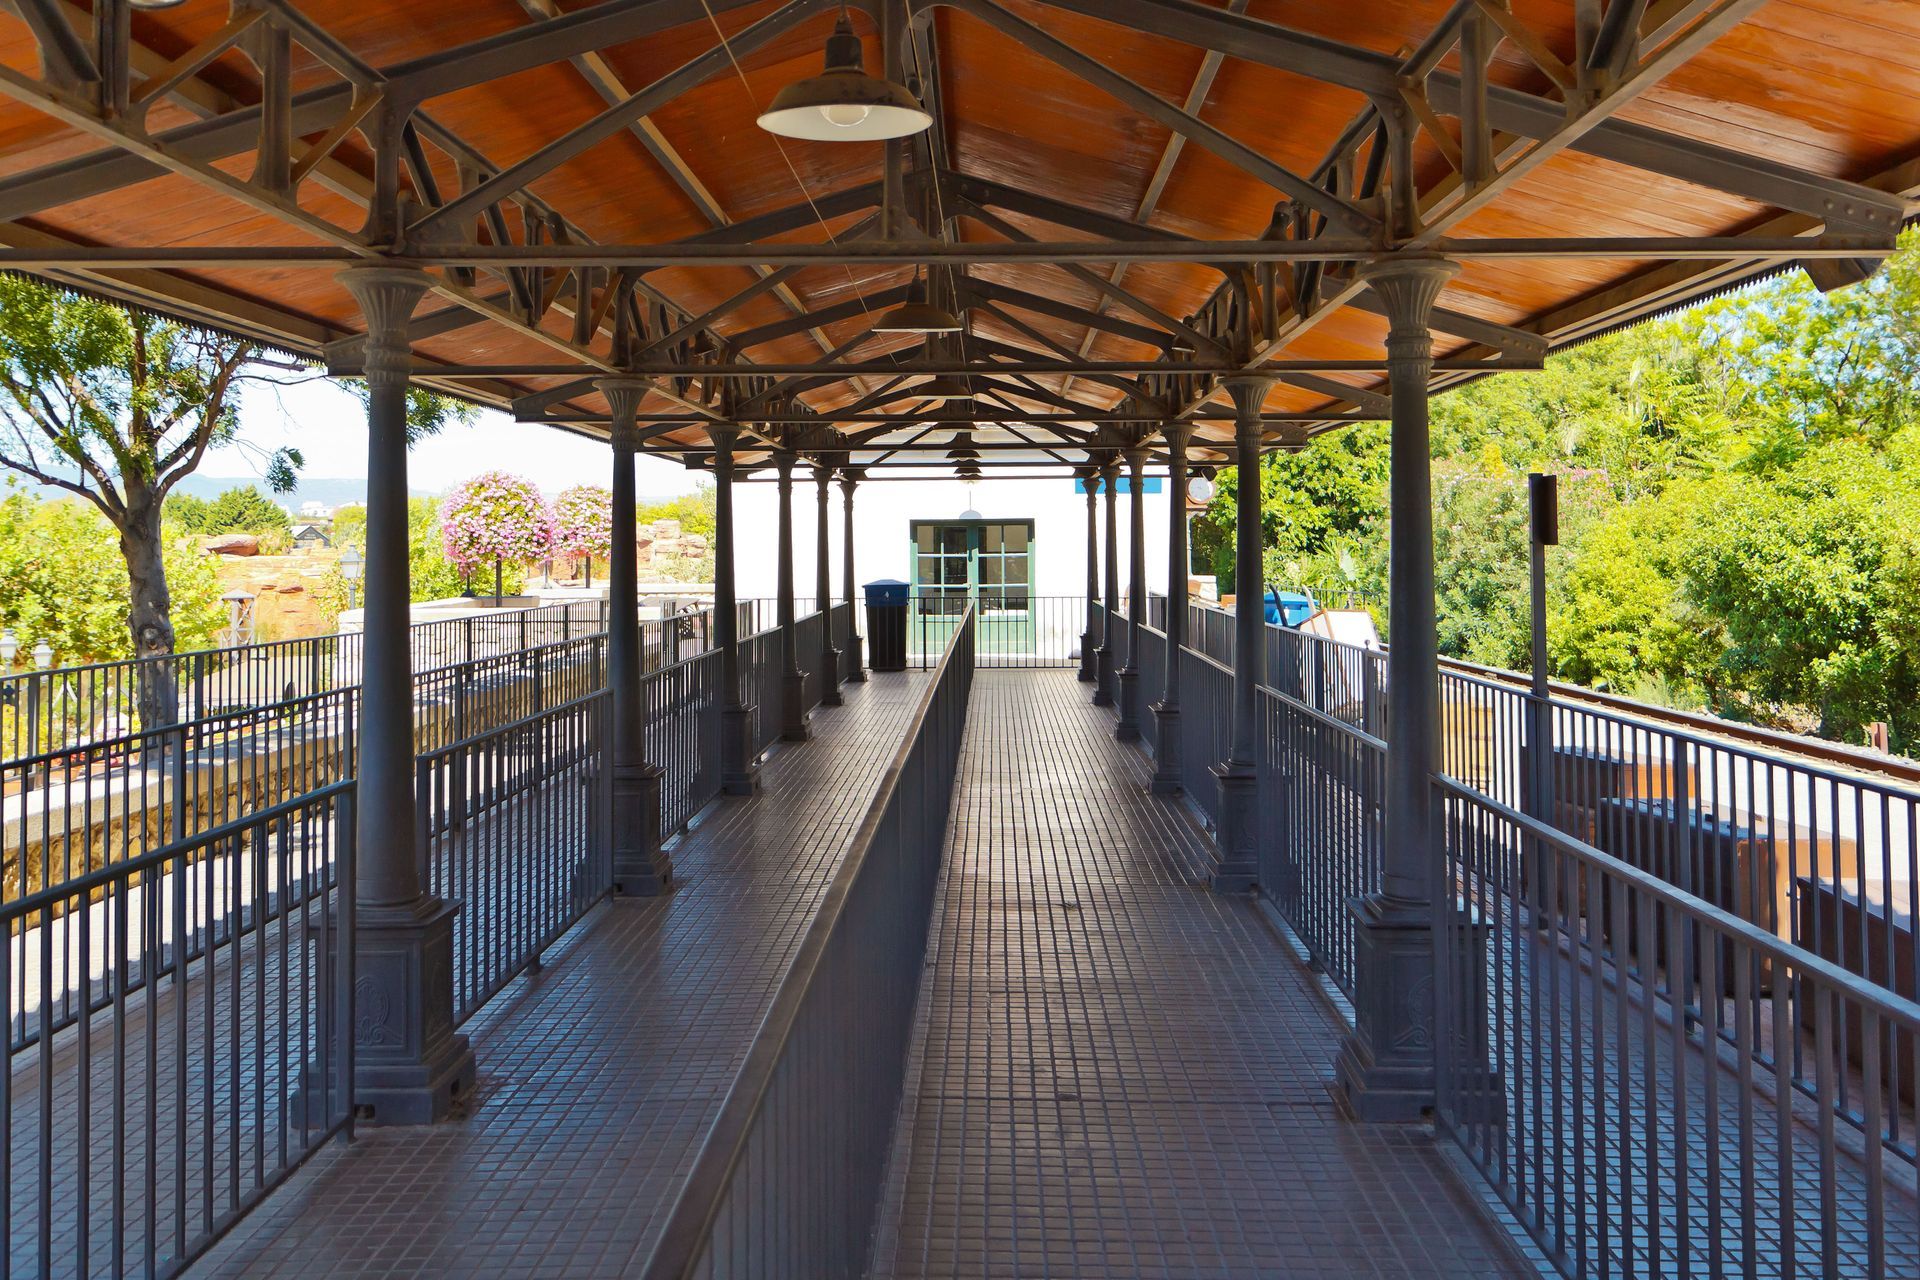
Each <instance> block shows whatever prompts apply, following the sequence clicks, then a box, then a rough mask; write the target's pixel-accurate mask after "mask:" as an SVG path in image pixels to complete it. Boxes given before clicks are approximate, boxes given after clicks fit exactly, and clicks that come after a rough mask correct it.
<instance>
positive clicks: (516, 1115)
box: [195, 670, 1533, 1277]
mask: <svg viewBox="0 0 1920 1280" xmlns="http://www.w3.org/2000/svg"><path fill="white" fill-rule="evenodd" d="M923 684H924V677H922V676H920V675H917V674H910V675H885V674H876V675H875V676H874V677H873V679H872V681H871V682H870V683H868V684H865V685H849V686H847V687H846V690H845V693H846V699H847V702H846V705H845V707H843V708H837V709H822V710H821V711H819V712H818V713H817V714H816V720H815V730H816V735H815V738H814V740H813V741H811V742H809V743H806V744H803V745H800V746H796V747H790V748H786V749H783V750H780V751H777V752H776V753H775V754H774V756H773V757H772V759H771V760H770V761H769V762H768V764H767V766H766V768H765V769H764V771H763V784H764V786H763V791H762V793H761V794H760V795H758V796H757V797H755V798H753V799H750V800H745V801H737V800H728V801H722V802H721V803H720V804H719V805H718V806H717V807H716V808H714V809H712V810H711V811H709V813H708V814H707V816H706V817H705V818H704V819H703V820H702V821H701V822H700V823H698V824H697V825H696V826H695V827H694V829H693V830H692V831H691V832H690V833H689V834H688V835H687V836H686V837H685V838H684V839H683V840H682V841H681V843H680V844H679V846H678V847H677V849H676V850H675V866H676V869H677V874H678V875H679V876H680V878H681V884H680V887H679V888H678V889H677V890H676V891H675V892H674V893H673V894H672V895H671V896H668V897H666V898H654V899H623V898H616V899H614V900H613V902H612V903H611V904H610V905H607V906H604V907H602V908H600V909H599V910H597V911H596V912H594V913H593V914H592V915H590V916H589V917H588V918H587V919H586V921H584V922H583V923H582V924H581V925H580V927H579V928H578V929H577V930H576V931H575V933H574V934H573V935H571V936H570V937H568V938H566V939H564V940H563V941H562V943H561V944H560V945H559V946H558V947H556V948H555V949H554V951H553V953H552V954H551V955H550V956H549V958H548V962H547V965H546V967H545V969H544V970H543V971H541V972H539V973H537V974H535V975H533V976H531V977H530V978H528V979H526V980H525V981H524V982H523V984H522V986H521V987H520V989H518V990H517V991H512V990H510V991H509V992H507V993H505V994H504V995H503V996H502V997H501V998H500V999H498V1000H496V1001H495V1002H494V1003H493V1004H492V1005H490V1006H489V1007H488V1008H486V1009H485V1010H483V1011H482V1012H481V1014H479V1015H478V1016H477V1017H476V1019H475V1020H474V1022H472V1023H471V1024H469V1031H470V1033H471V1034H472V1036H473V1039H474V1044H475V1049H476V1055H477V1057H478V1059H479V1061H480V1062H481V1063H482V1064H483V1066H482V1071H481V1076H480V1081H479V1087H478V1090H477V1092H476V1094H475V1095H474V1096H473V1097H472V1098H471V1099H470V1100H469V1101H468V1103H467V1104H466V1114H465V1115H464V1116H463V1117H462V1118H461V1119H460V1120H459V1122H457V1123H454V1124H442V1125H437V1126H434V1127H431V1128H426V1129H420V1128H385V1129H382V1128H366V1129H362V1131H361V1133H360V1135H359V1137H358V1138H357V1139H356V1140H355V1141H354V1142H353V1143H352V1144H351V1145H340V1144H336V1145H334V1146H332V1147H330V1148H328V1149H327V1150H326V1151H325V1152H323V1153H322V1154H321V1155H320V1156H318V1157H316V1159H315V1160H314V1161H313V1162H312V1163H311V1164H310V1165H309V1166H308V1167H307V1168H306V1169H304V1170H303V1171H302V1172H301V1173H300V1174H298V1175H297V1176H296V1177H295V1179H294V1181H293V1182H292V1183H291V1184H290V1185H289V1186H288V1187H286V1188H285V1189H283V1190H282V1191H280V1192H278V1193H276V1194H275V1195H274V1196H273V1197H271V1198H270V1199H269V1200H268V1201H267V1203H266V1204H265V1205H264V1206H263V1207H262V1208H260V1209H259V1210H258V1211H256V1212H255V1213H254V1214H253V1215H251V1216H250V1217H249V1218H247V1219H246V1220H245V1221H243V1222H242V1223H241V1225H240V1226H239V1227H238V1228H237V1229H236V1230H235V1231H234V1233H233V1234H232V1235H230V1236H229V1237H228V1238H227V1239H226V1240H225V1241H223V1242H222V1244H221V1245H220V1246H219V1247H218V1248H216V1250H215V1251H214V1252H213V1253H212V1254H210V1255H209V1256H208V1257H207V1258H205V1259H203V1260H202V1262H201V1263H200V1264H199V1266H198V1267H197V1268H196V1269H195V1274H200V1275H210V1276H212V1275H217V1276H283V1275H319V1274H344V1275H354V1274H388V1273H394V1272H403V1273H406V1274H410V1275H460V1276H484V1275H503V1276H504V1275H535V1274H538V1275H582V1276H599V1275H606V1276H612V1275H620V1274H630V1273H633V1272H635V1271H637V1270H638V1269H639V1268H640V1267H641V1266H642V1264H644V1263H645V1262H646V1260H647V1258H648V1255H649V1253H650V1251H651V1250H652V1248H653V1244H654V1242H655V1239H656V1237H657V1235H658V1233H659V1231H660V1229H661V1225H662V1223H663V1221H664V1218H665V1215H666V1213H667V1210H668V1208H669V1207H670V1206H671V1204H672V1203H673V1199H674V1197H675V1195H676V1194H677V1193H678V1191H679V1189H680V1186H681V1184H682V1183H683V1181H684V1180H685V1178H686V1176H687V1172H688V1170H689V1168H690V1166H691V1164H692V1161H693V1159H694V1157H695V1155H696V1153H697V1152H698V1151H699V1148H700V1145H701V1142H702V1140H703V1139H704V1137H705V1135H706V1133H707V1131H708V1128H709V1127H710V1126H711V1124H712V1122H713V1119H714V1117H715V1115H716V1114H717V1112H718V1110H719V1107H720V1103H721V1100H722V1099H723V1098H724V1097H725V1095H726V1092H727V1089H728V1087H729V1086H730V1085H731V1084H732V1082H733V1080H734V1078H735V1075H736V1073H737V1072H738V1071H739V1069H740V1066H741V1063H742V1061H743V1059H744V1058H745V1055H746V1053H747V1050H748V1048H749V1046H750V1044H751V1043H752V1041H753V1037H754V1033H755V1030H756V1028H757V1027H758V1026H759V1023H760V1020H761V1018H762V1017H763V1016H764V1015H765V1013H766V1010H767V1008H768V1005H769V1003H770V1001H771V1000H772V996H773V992H774V990H775V988H776V986H777V985H778V982H779V980H780V978H781V976H782V974H783V972H784V970H785V969H786V967H787V965H788V964H789V963H790V961H791V959H792V956H793V953H794V950H795V948H796V946H797V945H798V941H799V938H800V935H801V934H802V932H803V931H804V928H805V926H806V923H807V921H808V920H809V918H810V917H811V916H812V914H813V912H814V910H815V907H816V906H817V902H818V898H819V895H820V892H821V890H822V888H823V887H824V885H825V884H826V882H827V880H828V879H829V878H830V873H831V870H832V868H833V867H834V866H836V865H837V864H838V861H839V859H840V858H841V857H842V856H843V855H844V853H845V851H846V848H847V845H848V843H849V841H850V840H851V837H852V834H853V827H854V824H855V822H856V820H857V819H858V818H859V816H860V814H861V813H862V811H863V810H864V808H865V806H866V804H867V803H868V800H869V798H870V793H871V791H872V787H873V779H874V778H875V775H876V774H877V772H878V769H879V767H880V766H881V764H882V762H883V761H884V760H885V759H886V757H887V756H888V755H889V754H890V753H891V752H892V751H893V750H894V749H895V748H896V747H897V745H898V742H899V737H900V733H901V731H902V729H903V726H904V724H905V722H906V721H907V719H908V718H909V717H910V716H911V713H912V710H913V706H914V704H915V701H916V698H917V695H918V692H919V690H920V689H921V687H922V686H923ZM1112 726H1113V719H1112V716H1111V714H1110V713H1109V712H1107V711H1104V710H1101V709H1099V708H1095V707H1092V706H1090V705H1089V704H1088V701H1087V697H1086V691H1085V686H1083V685H1081V684H1079V683H1077V682H1076V681H1075V680H1074V678H1073V673H1072V672H1070V671H1059V670H1038V671H982V672H980V673H979V674H978V676H977V684H976V687H975V690H974V694H973V699H972V708H971V713H970V716H969V727H968V731H967V738H966V746H965V751H964V759H963V765H962V769H961V773H960V777H959V781H958V787H957V790H956V794H955V799H954V809H953V818H952V822H951V825H950V826H949V829H948V844H947V851H946V873H945V886H944V890H943V893H942V895H941V899H940V901H939V903H938V905H937V906H936V908H935V919H934V927H933V935H934V939H935V941H934V945H933V947H932V948H931V950H930V952H929V956H928V966H929V973H928V975H927V981H925V983H924V984H923V987H922V998H921V1012H920V1018H919V1025H918V1028H917V1030H916V1034H915V1042H914V1059H913V1063H912V1065H911V1067H910V1076H909V1087H908V1090H907V1096H906V1098H905V1099H904V1101H903V1106H902V1112H901V1117H900V1125H899V1129H898V1136H897V1140H896V1150H895V1155H894V1159H893V1169H892V1176H891V1178H890V1182H889V1186H888V1191H887V1198H886V1201H885V1204H884V1206H883V1209H882V1214H881V1220H880V1222H881V1225H880V1227H879V1232H878V1237H877V1240H876V1247H875V1250H874V1254H873V1258H874V1266H873V1274H874V1275H876V1276H897V1277H908V1276H950V1275H982V1274H991V1275H1013V1274H1018V1275H1023V1276H1028V1275H1034V1276H1038V1275H1061V1276H1071V1275H1086V1276H1096V1275H1098V1276H1108V1275H1148V1276H1200V1275H1259V1274H1286V1275H1290V1276H1312V1275H1319V1274H1326V1275H1341V1276H1350V1275H1382V1276H1393V1275H1407V1276H1413V1275H1460V1276H1469V1275H1471V1276H1496V1275H1529V1274H1532V1273H1533V1272H1532V1268H1531V1267H1529V1266H1528V1265H1526V1264H1525V1262H1524V1261H1523V1260H1522V1259H1520V1258H1519V1256H1518V1255H1517V1253H1515V1252H1514V1251H1513V1248H1512V1246H1511V1245H1510V1244H1509V1243H1508V1237H1507V1235H1506V1234H1505V1233H1504V1231H1503V1230H1502V1228H1501V1227H1500V1226H1498V1225H1497V1224H1496V1223H1495V1221H1494V1219H1493V1218H1492V1217H1491V1216H1490V1215H1489V1214H1488V1213H1487V1212H1486V1211H1485V1209H1484V1208H1482V1206H1481V1205H1480V1204H1479V1203H1478V1202H1477V1201H1476V1199H1475V1198H1474V1196H1473V1195H1472V1193H1471V1192H1470V1191H1469V1190H1468V1189H1467V1184H1466V1183H1465V1182H1464V1181H1463V1180H1462V1179H1461V1177H1460V1176H1459V1174H1458V1173H1456V1172H1455V1170H1454V1169H1452V1168H1450V1167H1448V1165H1447V1164H1446V1163H1445V1161H1444V1159H1443V1157H1442V1155H1441V1152H1440V1150H1439V1149H1438V1148H1437V1147H1436V1146H1435V1144H1434V1141H1433V1139H1432V1138H1431V1136H1430V1135H1429V1134H1428V1133H1427V1132H1426V1131H1425V1130H1421V1131H1417V1132H1416V1131H1409V1130H1406V1129H1404V1128H1395V1127H1375V1126H1357V1125H1355V1124H1353V1123H1352V1122H1350V1121H1348V1120H1347V1119H1345V1118H1344V1117H1342V1116H1341V1115H1340V1114H1339V1113H1338V1111H1337V1110H1336V1104H1335V1102H1334V1099H1333V1096H1332V1095H1331V1094H1330V1093H1329V1091H1328V1088H1327V1082H1326V1080H1325V1079H1324V1076H1325V1073H1326V1071H1327V1067H1328V1064H1329V1063H1330V1062H1331V1061H1332V1058H1333V1054H1334V1049H1335V1046H1336V1038H1337V1033H1338V1028H1337V1025H1336V1022H1335V1020H1334V1018H1333V1016H1332V1015H1331V1013H1330V1011H1329V1010H1328V1008H1327V1007H1326V1005H1325V1003H1324V1001H1323V1000H1322V998H1321V997H1320V995H1319V994H1318V993H1317V992H1316V991H1315V990H1314V987H1313V983H1314V979H1313V977H1312V975H1311V974H1309V973H1308V972H1307V971H1306V970H1305V969H1304V968H1303V967H1302V966H1301V965H1300V964H1299V962H1298V961H1297V960H1296V959H1295V957H1294V955H1293V954H1292V953H1291V952H1290V951H1289V948H1288V944H1287V942H1286V941H1285V940H1284V938H1283V937H1282V936H1281V934H1280V933H1279V932H1278V931H1277V929H1276V927H1275V926H1274V925H1273V924H1272V923H1271V921H1270V918H1269V917H1268V916H1267V915H1266V914H1264V913H1263V911H1262V910H1261V908H1259V907H1258V906H1256V905H1255V903H1254V901H1253V899H1251V898H1246V897H1232V898H1229V897H1223V896H1220V895H1217V894H1213V893H1211V892H1209V891H1208V888H1207V884H1208V877H1209V875H1210V873H1211V868H1212V863H1213V858H1214V853H1213V848H1212V845H1211V843H1210V842H1209V840H1208V839H1207V837H1206V835H1205V834H1204V833H1203V832H1202V831H1201V830H1200V828H1199V827H1198V826H1197V825H1196V823H1195V822H1194V820H1193V819H1192V817H1191V816H1190V814H1189V812H1188V810H1187V809H1186V808H1185V807H1184V806H1182V805H1181V804H1180V803H1178V802H1177V801H1170V800H1167V799H1164V798H1161V797H1157V796H1154V795H1152V794H1150V792H1149V790H1148V784H1149V782H1150V775H1151V766H1150V764H1149V762H1148V761H1147V760H1146V758H1145V757H1144V756H1143V755H1141V754H1140V753H1139V752H1138V751H1137V750H1136V749H1135V748H1133V747H1129V746H1125V745H1122V744H1120V743H1117V742H1115V741H1114V739H1113V734H1112Z"/></svg>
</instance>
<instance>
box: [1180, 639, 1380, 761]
mask: <svg viewBox="0 0 1920 1280" xmlns="http://www.w3.org/2000/svg"><path fill="white" fill-rule="evenodd" d="M1189 652H1192V651H1191V650H1189ZM1194 656H1195V657H1197V658H1205V657H1206V656H1207V655H1205V654H1204V653H1200V654H1194ZM1208 660H1209V661H1211V659H1208ZM1216 665H1217V664H1216ZM1260 692H1262V693H1264V694H1266V695H1267V696H1268V697H1270V698H1278V699H1279V700H1280V701H1281V702H1282V703H1284V704H1285V705H1286V707H1287V709H1288V710H1290V711H1292V712H1294V713H1295V714H1296V715H1301V716H1305V717H1306V718H1307V719H1309V720H1312V721H1315V722H1317V723H1319V724H1324V725H1325V726H1327V728H1329V729H1334V730H1337V731H1338V732H1340V733H1344V734H1346V735H1347V736H1349V737H1351V738H1353V739H1355V740H1356V741H1358V742H1359V743H1360V744H1361V745H1362V746H1365V747H1371V748H1372V749H1374V750H1375V751H1385V750H1386V749H1387V740H1386V739H1385V738H1381V737H1376V736H1375V735H1373V734H1371V733H1368V732H1367V731H1366V730H1365V729H1363V728H1361V727H1360V726H1359V725H1357V724H1354V723H1353V722H1352V721H1351V720H1342V719H1341V718H1340V717H1339V716H1336V715H1329V714H1328V713H1327V712H1325V711H1322V710H1320V709H1319V708H1318V707H1314V706H1309V705H1308V704H1307V703H1304V702H1302V701H1300V699H1298V698H1296V697H1294V696H1293V695H1292V694H1288V693H1282V692H1281V691H1280V690H1278V689H1276V688H1274V687H1273V686H1272V685H1265V684H1263V685H1261V686H1260Z"/></svg>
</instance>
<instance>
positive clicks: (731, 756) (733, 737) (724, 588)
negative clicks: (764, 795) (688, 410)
mask: <svg viewBox="0 0 1920 1280" xmlns="http://www.w3.org/2000/svg"><path fill="white" fill-rule="evenodd" d="M707 436H708V438H709V439H711V440H712V441H713V479H714V490H713V634H714V645H715V647H716V648H718V649H719V650H720V683H721V685H722V686H723V687H724V688H725V691H726V699H727V705H726V710H725V711H724V712H723V713H722V717H721V726H722V727H721V736H720V789H721V790H722V791H724V792H725V793H726V794H728V795H730V796H745V795H752V794H753V793H754V792H755V791H757V790H759V788H760V768H759V765H758V764H757V763H756V761H755V756H756V755H758V752H756V751H755V750H754V743H753V703H751V702H749V701H748V700H747V691H746V687H745V682H744V680H743V678H742V677H743V674H744V673H743V672H742V671H741V670H740V605H739V598H738V596H737V595H736V594H735V592H734V586H733V445H734V441H736V440H738V439H739V438H740V428H739V427H737V426H735V425H734V424H733V423H730V422H710V423H708V424H707Z"/></svg>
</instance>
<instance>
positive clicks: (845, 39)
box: [759, 5, 933, 142]
mask: <svg viewBox="0 0 1920 1280" xmlns="http://www.w3.org/2000/svg"><path fill="white" fill-rule="evenodd" d="M759 124H760V127H761V128H762V129H765V130H766V131H767V132H768V133H777V134H779V135H780V136H781V137H783V138H804V139H807V140H808V141H812V142H884V141H886V140H887V139H889V138H905V137H910V136H912V135H913V134H916V133H921V132H924V131H925V130H926V129H927V128H929V127H930V126H931V125H932V124H933V117H932V116H930V115H928V114H927V111H926V109H925V108H924V107H922V106H921V105H920V103H919V102H918V101H917V100H916V99H915V98H914V96H913V94H911V93H910V92H908V91H907V89H906V87H905V86H904V85H898V84H895V83H893V82H892V81H891V80H881V79H878V78H877V77H874V76H870V75H868V74H867V68H866V60H865V57H864V55H863V53H862V51H861V48H860V37H859V36H856V35H855V34H853V23H852V21H850V20H849V19H848V17H847V10H846V6H845V5H842V6H841V8H840V19H839V21H837V22H835V23H834V24H833V34H832V35H830V36H828V37H827V66H826V70H825V71H823V72H822V73H821V74H819V75H817V76H810V77H808V78H807V79H805V80H796V81H794V82H793V83H792V84H790V85H788V86H787V87H786V88H784V89H782V90H781V91H780V92H779V93H776V94H775V95H774V96H773V102H772V104H771V105H769V106H768V107H767V110H766V112H765V114H763V115H762V116H761V117H760V120H759Z"/></svg>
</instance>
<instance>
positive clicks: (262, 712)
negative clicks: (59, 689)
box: [0, 685, 359, 773]
mask: <svg viewBox="0 0 1920 1280" xmlns="http://www.w3.org/2000/svg"><path fill="white" fill-rule="evenodd" d="M358 691H359V686H358V685H347V686H344V687H342V688H338V689H325V690H322V691H321V692H319V693H308V694H301V695H300V696H298V697H294V698H282V699H279V700H277V701H274V702H268V703H262V704H261V705H260V706H257V707H239V708H235V709H234V710H231V711H211V712H208V713H207V714H205V715H201V716H196V717H195V718H194V719H192V720H182V721H179V722H177V723H174V724H163V725H156V726H154V727H153V728H150V729H148V728H140V729H129V730H127V731H126V732H124V733H121V734H118V735H116V736H114V737H111V738H92V739H89V740H88V741H86V742H83V743H78V744H74V745H69V746H64V747H62V746H54V747H48V748H46V749H45V750H43V751H40V752H37V753H35V754H34V755H30V756H10V757H8V758H7V759H5V760H0V770H5V771H7V772H9V773H11V772H14V771H17V770H20V769H38V768H40V767H42V766H53V765H59V764H62V763H65V762H66V761H69V760H71V759H73V758H74V757H76V756H90V755H95V754H98V753H101V752H105V753H107V754H109V755H112V754H124V753H129V752H132V751H137V750H143V749H144V748H145V746H146V745H147V744H150V743H154V742H161V741H165V740H167V739H171V738H177V737H179V736H180V735H181V734H182V733H188V732H190V733H193V734H195V735H198V736H204V735H205V734H206V733H207V732H208V731H209V730H213V731H216V732H217V731H218V730H219V729H220V728H221V727H222V726H230V725H235V724H244V723H249V722H253V723H258V722H262V721H265V720H290V719H295V718H297V717H299V716H300V715H302V714H304V713H305V712H306V711H308V710H310V709H312V708H314V707H316V706H319V705H320V704H327V703H340V702H343V701H346V700H349V699H351V698H352V697H354V696H355V695H356V694H357V693H358Z"/></svg>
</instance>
